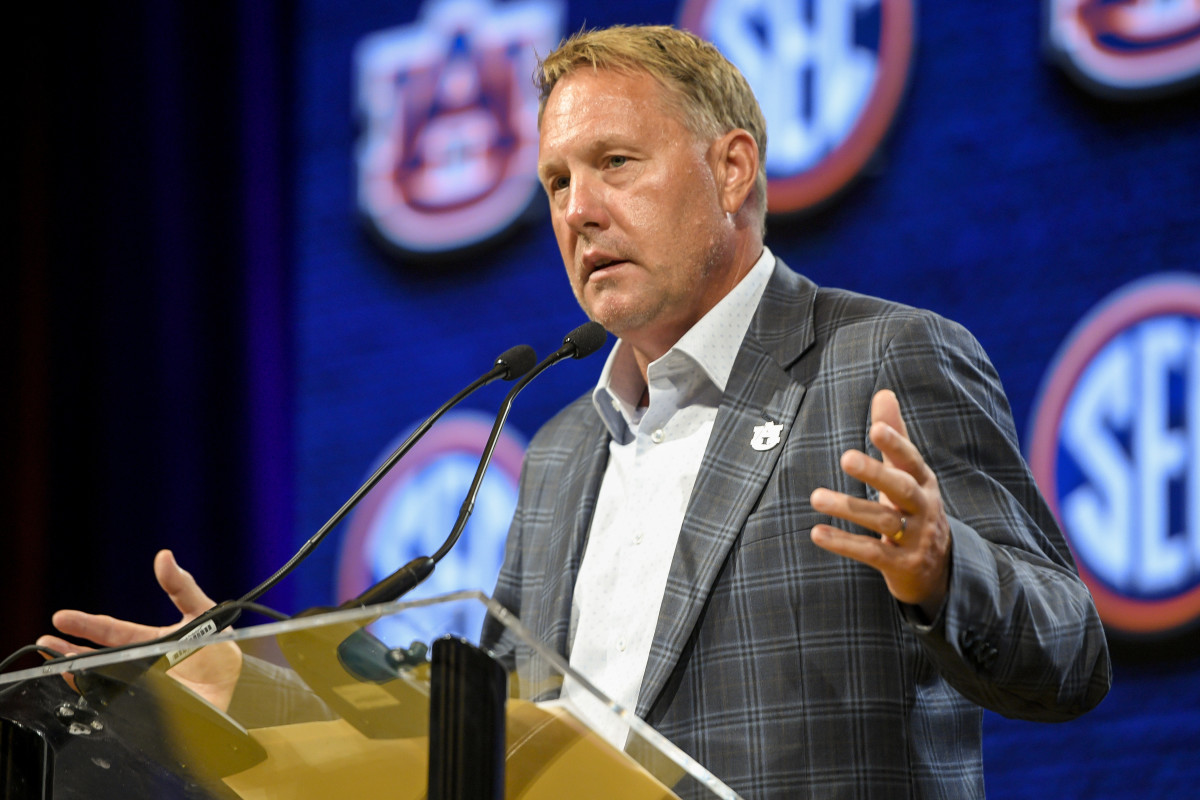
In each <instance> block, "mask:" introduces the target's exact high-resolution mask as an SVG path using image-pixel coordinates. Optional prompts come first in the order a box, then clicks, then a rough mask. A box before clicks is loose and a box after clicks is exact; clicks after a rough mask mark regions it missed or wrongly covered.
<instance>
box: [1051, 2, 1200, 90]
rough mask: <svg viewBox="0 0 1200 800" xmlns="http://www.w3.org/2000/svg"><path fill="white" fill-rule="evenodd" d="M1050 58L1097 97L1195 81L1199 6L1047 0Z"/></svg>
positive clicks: (1199, 57) (1199, 58) (1199, 74)
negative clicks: (1097, 95)
mask: <svg viewBox="0 0 1200 800" xmlns="http://www.w3.org/2000/svg"><path fill="white" fill-rule="evenodd" d="M1046 25H1047V30H1046V42H1047V44H1048V46H1049V49H1050V52H1051V55H1052V57H1053V58H1055V59H1056V60H1057V61H1058V62H1059V63H1061V64H1062V65H1063V66H1064V67H1065V68H1066V69H1067V71H1068V72H1069V73H1070V74H1071V75H1073V76H1074V77H1075V78H1076V79H1077V80H1078V81H1079V82H1080V83H1081V84H1083V85H1084V86H1085V87H1087V88H1088V89H1090V90H1092V91H1094V92H1096V93H1098V94H1110V95H1120V96H1136V95H1138V94H1158V93H1162V92H1164V91H1168V90H1171V89H1175V88H1181V87H1184V86H1186V85H1188V84H1191V83H1192V82H1194V81H1195V80H1196V79H1197V78H1200V2H1196V0H1047V13H1046Z"/></svg>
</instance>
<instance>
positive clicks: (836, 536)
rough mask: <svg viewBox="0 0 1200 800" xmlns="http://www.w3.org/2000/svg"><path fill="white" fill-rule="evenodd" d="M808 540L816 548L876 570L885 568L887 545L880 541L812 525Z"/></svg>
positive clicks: (838, 529)
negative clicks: (810, 540) (809, 539)
mask: <svg viewBox="0 0 1200 800" xmlns="http://www.w3.org/2000/svg"><path fill="white" fill-rule="evenodd" d="M809 538H811V539H812V543H813V544H815V545H816V546H817V547H820V548H822V549H824V550H828V551H829V552H831V553H836V554H837V555H839V556H845V557H846V558H852V559H854V560H855V561H858V562H861V563H863V564H866V565H867V566H869V567H874V568H875V569H877V570H880V571H883V568H884V567H885V566H887V558H888V557H889V554H888V552H887V547H888V545H887V544H885V543H884V540H882V539H876V538H874V537H872V536H859V535H857V534H853V533H850V532H849V531H844V530H842V529H841V528H835V527H833V526H832V525H814V526H813V529H812V531H811V532H810V533H809Z"/></svg>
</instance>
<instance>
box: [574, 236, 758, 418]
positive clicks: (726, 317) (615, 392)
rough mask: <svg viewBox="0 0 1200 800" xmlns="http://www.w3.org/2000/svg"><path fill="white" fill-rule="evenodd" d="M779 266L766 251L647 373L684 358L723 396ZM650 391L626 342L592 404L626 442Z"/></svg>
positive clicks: (612, 360)
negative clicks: (639, 404)
mask: <svg viewBox="0 0 1200 800" xmlns="http://www.w3.org/2000/svg"><path fill="white" fill-rule="evenodd" d="M774 268H775V256H774V255H773V254H772V253H771V251H770V249H769V248H766V247H764V248H763V252H762V255H761V256H759V258H758V261H756V262H755V264H754V266H753V267H752V268H751V269H750V271H749V272H748V273H746V276H745V277H744V278H742V280H740V281H739V282H738V284H737V285H736V286H734V287H733V289H731V290H730V291H729V293H728V294H727V295H725V296H724V297H723V298H721V300H720V302H718V303H717V304H716V305H715V306H713V307H712V309H710V310H709V312H708V313H707V314H705V315H704V316H703V317H702V318H701V319H700V321H699V322H697V323H696V324H695V325H693V326H692V327H691V329H689V330H688V331H687V333H685V334H684V335H683V336H682V337H680V339H679V341H678V342H676V343H675V345H674V346H673V347H672V348H671V349H670V350H668V351H667V352H666V353H664V354H663V355H662V357H661V358H659V359H657V360H655V361H653V362H651V363H650V365H649V367H648V371H650V372H653V371H654V370H655V369H656V366H657V368H658V369H663V368H664V365H667V364H677V363H679V361H680V360H681V355H682V356H685V357H686V358H688V359H690V360H691V361H692V362H693V363H694V364H695V365H696V366H697V367H699V369H700V371H701V372H702V373H703V375H704V376H705V377H706V378H707V381H708V382H709V383H711V384H712V385H713V386H715V387H716V388H717V389H718V390H719V391H720V392H724V391H725V384H726V383H727V382H728V381H729V375H730V373H731V372H732V371H733V362H734V360H735V359H736V358H737V354H738V351H739V350H740V349H741V346H742V340H743V339H744V338H745V337H746V330H747V329H748V328H749V327H750V321H751V320H752V319H753V318H754V312H755V311H756V310H757V308H758V303H759V300H761V299H762V295H763V292H764V291H765V290H766V288H767V282H768V281H769V280H770V278H771V273H772V271H773V270H774ZM645 389H646V382H645V381H644V380H642V375H641V372H639V371H638V368H637V362H636V361H635V360H634V358H633V350H632V349H631V348H630V347H629V346H628V345H626V344H625V342H623V341H621V340H619V339H618V340H617V344H616V346H615V347H613V349H612V351H611V352H609V354H608V359H607V360H606V361H605V362H604V369H603V370H601V372H600V379H599V381H598V382H597V383H596V388H595V389H594V390H593V391H592V404H593V405H594V406H595V408H596V412H597V413H598V414H599V415H600V418H601V419H602V420H603V421H604V425H605V427H607V428H608V431H609V433H610V434H612V436H613V438H614V439H616V440H617V441H621V442H623V441H625V440H626V438H627V437H628V435H629V430H630V426H631V425H634V424H636V423H637V421H638V420H639V419H640V418H641V411H640V410H639V409H638V402H639V401H640V400H641V397H642V393H643V392H644V391H645Z"/></svg>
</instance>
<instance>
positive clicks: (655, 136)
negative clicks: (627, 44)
mask: <svg viewBox="0 0 1200 800" xmlns="http://www.w3.org/2000/svg"><path fill="white" fill-rule="evenodd" d="M710 158H711V155H710V147H709V143H708V142H702V141H699V140H698V139H697V137H696V136H695V135H694V134H692V133H691V132H690V131H689V130H688V129H687V128H686V127H685V126H684V125H683V123H682V122H681V121H680V119H679V112H678V111H677V110H676V107H675V106H674V105H673V104H671V103H670V101H669V99H668V95H667V92H666V90H665V89H663V87H662V86H661V85H660V84H659V83H658V82H657V81H655V80H654V79H653V78H652V77H650V76H649V75H645V74H634V75H627V74H622V73H617V72H612V71H604V70H601V71H599V72H597V71H594V70H591V69H589V68H582V69H580V71H579V72H577V73H574V74H572V75H570V76H568V77H567V78H564V79H563V80H561V81H560V82H559V83H557V84H556V85H555V87H554V90H553V91H552V92H551V93H550V96H549V98H548V99H547V101H546V106H545V109H544V111H543V114H542V124H541V148H540V152H539V158H538V174H539V177H540V179H541V182H542V186H543V188H544V189H545V190H546V193H547V195H548V196H549V199H550V214H551V218H552V222H553V225H554V235H555V237H556V238H557V239H558V246H559V250H560V251H561V252H562V257H563V263H564V264H565V265H566V268H567V275H568V277H569V278H570V281H571V287H572V289H573V290H574V292H575V297H576V299H578V300H579V304H580V305H581V306H582V307H583V309H584V311H586V312H587V314H588V316H590V317H591V318H592V319H594V320H596V321H598V322H600V323H601V324H602V325H604V327H605V328H607V329H608V330H609V331H611V332H612V333H614V334H616V335H617V336H620V337H622V338H624V339H626V340H627V341H629V342H630V343H631V344H633V345H634V347H635V348H637V349H640V350H642V351H643V352H646V353H649V354H650V355H651V357H652V358H656V357H657V356H658V355H660V354H661V353H662V352H665V350H666V349H669V348H670V346H671V345H673V344H674V343H675V341H677V340H678V339H679V337H680V336H682V335H683V333H684V332H686V331H687V329H688V328H690V327H691V326H692V325H693V324H695V323H696V321H698V320H699V319H700V317H702V316H703V315H704V314H705V313H706V312H707V311H708V310H709V309H710V308H712V307H713V306H714V305H715V304H716V303H717V301H718V300H720V298H721V297H722V296H724V293H725V292H726V291H728V288H729V286H728V284H727V282H726V281H725V280H723V278H724V276H725V275H726V273H728V271H729V270H730V268H731V261H732V257H731V252H730V251H731V248H730V246H729V245H728V242H729V235H730V233H731V231H732V227H733V223H732V220H731V219H730V218H729V217H727V215H726V214H725V212H724V210H723V209H722V207H721V205H720V198H719V195H718V189H717V181H716V178H715V177H714V172H713V169H714V165H713V164H712V163H710Z"/></svg>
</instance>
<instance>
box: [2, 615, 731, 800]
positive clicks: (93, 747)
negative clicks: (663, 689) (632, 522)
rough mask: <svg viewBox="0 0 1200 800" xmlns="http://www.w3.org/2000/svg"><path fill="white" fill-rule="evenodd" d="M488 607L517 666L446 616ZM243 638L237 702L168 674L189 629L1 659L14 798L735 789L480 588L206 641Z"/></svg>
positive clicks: (8, 790)
mask: <svg viewBox="0 0 1200 800" xmlns="http://www.w3.org/2000/svg"><path fill="white" fill-rule="evenodd" d="M481 610H482V612H483V614H484V615H490V616H491V617H493V618H494V619H495V620H497V621H499V623H500V624H501V625H503V627H504V629H505V631H506V635H505V642H506V643H510V642H511V643H512V644H514V645H515V647H514V648H513V654H512V655H511V657H508V658H507V661H508V662H509V663H507V664H506V665H505V666H502V665H501V663H500V662H499V661H498V660H497V659H495V658H492V657H491V655H489V654H486V653H484V652H483V651H482V650H480V649H479V648H478V647H476V646H474V644H473V643H470V642H467V641H464V640H462V639H461V638H457V637H451V636H447V635H445V631H446V625H447V622H446V620H447V619H452V618H455V617H459V618H461V617H462V616H463V615H467V616H475V617H478V616H479V612H480V611H481ZM396 637H402V639H403V641H399V640H397V641H391V640H390V639H392V638H396ZM230 642H234V643H236V646H237V647H240V648H241V649H242V650H243V652H245V653H248V654H251V657H250V658H248V659H247V660H246V662H245V665H244V667H243V670H242V674H241V677H240V678H239V681H238V687H237V689H236V691H235V692H234V696H233V700H232V702H231V703H230V705H229V708H228V709H226V710H218V709H216V708H215V707H213V706H212V705H210V704H208V703H207V702H205V701H204V700H202V699H201V698H200V697H199V696H197V695H195V694H194V693H192V692H191V691H190V690H189V689H187V688H185V687H184V686H182V685H181V684H180V683H179V682H178V681H176V680H174V679H173V678H172V677H171V676H170V675H169V674H168V672H167V668H168V667H167V664H168V659H169V658H172V657H174V656H175V655H177V654H178V652H179V644H178V643H174V644H161V645H154V646H146V647H139V648H136V649H132V650H126V651H122V652H115V653H108V654H100V655H92V656H83V657H79V658H75V659H73V660H70V661H66V662H63V663H57V664H53V665H50V664H47V665H44V666H42V667H37V668H32V669H24V670H20V671H16V672H10V673H6V674H3V675H0V792H2V797H3V798H5V800H24V799H25V798H46V799H47V800H50V799H52V800H65V799H67V798H70V799H71V800H74V799H75V798H89V800H97V799H98V798H121V799H122V800H126V799H128V798H153V799H154V800H158V799H159V798H182V799H183V800H193V799H195V800H235V799H236V798H247V799H250V798H253V799H254V800H267V798H287V800H304V799H306V798H343V797H371V798H406V799H407V798H411V799H412V800H419V799H420V798H426V797H429V798H430V799H431V800H444V799H445V798H473V797H506V798H509V799H510V800H514V799H515V798H526V799H527V800H542V799H543V798H544V799H545V800H551V799H553V800H561V798H605V799H606V800H607V799H608V798H629V799H631V800H640V799H641V798H645V799H646V800H657V799H658V798H672V797H681V798H713V797H715V798H736V797H737V795H736V794H735V793H734V792H733V791H732V790H730V789H729V788H728V787H727V786H725V785H724V784H723V783H721V782H720V781H719V780H717V779H716V778H715V777H714V776H713V775H711V774H710V773H709V772H708V771H707V770H706V769H704V767H703V766H702V765H700V764H698V763H696V762H695V761H694V760H693V759H692V758H690V757H689V756H687V755H686V754H685V753H683V752H682V751H680V750H679V749H678V748H676V747H675V746H674V745H672V744H671V743H670V742H668V741H667V740H666V739H664V738H663V737H662V736H661V735H659V734H658V733H657V732H656V731H654V730H653V729H652V728H650V727H649V726H648V725H647V724H646V723H645V722H643V721H642V720H640V719H638V718H637V717H636V716H635V715H633V713H632V712H630V711H627V710H625V709H622V708H620V707H618V706H616V705H615V704H614V703H612V702H611V701H609V700H607V699H606V698H604V697H603V695H602V694H601V693H599V692H598V691H596V690H595V688H594V687H592V686H591V685H590V684H589V683H588V682H587V681H586V679H584V678H583V677H582V676H580V675H578V674H576V673H574V672H573V671H572V670H571V669H570V667H569V666H568V665H567V663H566V662H565V661H564V660H563V659H562V658H561V657H560V656H558V655H557V654H555V653H554V652H552V651H550V650H549V649H548V648H546V647H545V646H543V645H542V644H541V643H540V642H538V641H536V640H535V639H534V638H533V637H532V636H531V635H530V634H529V632H528V631H527V630H526V629H525V628H524V627H523V626H522V625H521V624H520V622H519V621H518V620H517V619H516V618H515V617H514V616H512V615H511V614H509V613H508V612H506V611H505V610H504V609H503V608H501V607H500V606H499V605H498V604H496V603H494V602H493V601H492V600H490V599H489V598H487V597H485V596H484V595H482V594H480V593H478V592H460V593H456V594H451V595H445V596H442V597H438V598H432V599H429V600H419V601H411V602H397V603H391V604H385V605H380V606H373V607H369V608H365V609H353V610H347V611H337V612H332V613H327V614H319V615H312V616H305V617H300V618H296V619H292V620H289V621H286V622H277V623H271V624H267V625H260V626H256V627H248V628H243V629H240V630H235V631H227V632H225V633H222V634H217V635H215V636H211V637H208V638H205V639H201V640H197V641H196V642H195V643H194V645H196V646H200V647H221V648H230V647H232V646H234V645H231V644H230ZM256 653H257V654H259V655H257V656H255V655H254V654H256ZM192 657H193V658H197V656H195V655H193V656H192ZM202 663H204V661H203V660H200V661H192V662H191V664H192V668H193V669H194V668H195V666H196V665H197V664H202ZM67 678H70V681H68V680H67ZM565 680H571V681H575V682H577V684H578V686H579V687H581V688H582V689H583V690H584V692H585V694H587V695H590V696H591V697H590V698H589V700H590V704H591V705H593V706H595V707H598V708H600V713H601V714H602V715H612V719H611V720H609V722H610V723H612V724H613V725H619V726H625V727H627V728H628V731H629V733H628V739H627V741H626V743H625V747H624V749H620V748H618V747H615V746H613V745H612V744H609V743H608V742H607V741H606V740H605V739H604V738H603V737H601V736H600V735H599V734H597V733H596V731H594V730H592V729H591V728H590V727H589V726H588V725H586V724H584V723H583V722H581V721H580V720H579V719H578V717H577V716H576V714H574V713H572V711H573V708H572V707H571V706H570V705H569V704H568V703H566V702H564V701H562V700H559V699H558V695H559V689H560V688H561V687H562V685H563V682H564V681H565ZM593 713H595V712H593Z"/></svg>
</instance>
